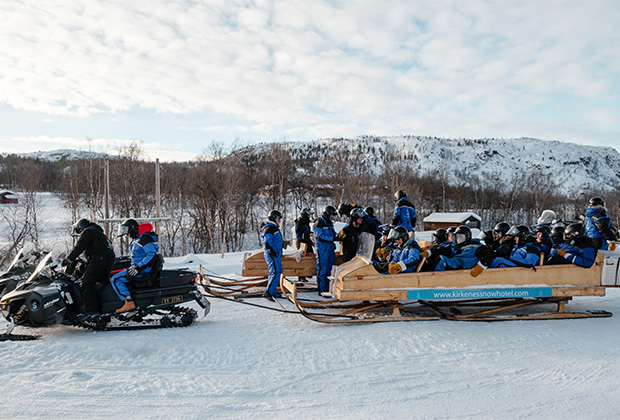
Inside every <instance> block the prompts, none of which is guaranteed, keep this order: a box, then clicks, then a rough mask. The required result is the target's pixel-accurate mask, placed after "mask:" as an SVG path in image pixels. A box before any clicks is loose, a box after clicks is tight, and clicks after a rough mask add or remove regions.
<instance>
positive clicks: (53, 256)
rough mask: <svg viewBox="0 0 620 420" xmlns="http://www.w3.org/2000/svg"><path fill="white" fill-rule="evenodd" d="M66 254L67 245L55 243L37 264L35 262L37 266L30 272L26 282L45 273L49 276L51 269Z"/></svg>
mask: <svg viewBox="0 0 620 420" xmlns="http://www.w3.org/2000/svg"><path fill="white" fill-rule="evenodd" d="M66 255H67V247H66V245H64V244H61V243H56V244H54V246H53V247H52V250H51V251H50V252H49V253H48V254H47V255H46V256H45V257H43V259H42V260H41V261H39V264H37V268H35V270H34V271H33V272H32V274H31V275H30V277H28V280H27V281H26V283H30V282H31V281H34V280H35V279H37V278H38V277H39V276H41V275H47V276H49V277H51V276H52V274H53V269H55V268H56V267H58V266H60V262H61V261H62V259H63V258H65V256H66Z"/></svg>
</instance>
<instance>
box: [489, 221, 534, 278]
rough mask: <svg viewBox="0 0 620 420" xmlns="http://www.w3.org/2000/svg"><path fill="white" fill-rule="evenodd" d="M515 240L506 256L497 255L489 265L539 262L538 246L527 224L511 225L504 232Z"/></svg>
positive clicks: (530, 265) (518, 264)
mask: <svg viewBox="0 0 620 420" xmlns="http://www.w3.org/2000/svg"><path fill="white" fill-rule="evenodd" d="M506 235H507V236H512V237H513V238H514V240H515V246H514V247H513V249H512V251H511V252H510V254H509V255H508V256H506V257H497V258H495V259H494V260H493V261H492V262H491V265H490V266H489V267H490V268H497V267H528V268H530V267H533V266H535V265H538V263H539V262H540V253H541V252H542V250H541V248H540V246H539V245H538V244H537V243H536V242H534V238H532V234H531V232H530V229H529V228H528V227H527V226H524V225H521V226H513V227H512V228H510V230H509V231H508V232H507V233H506Z"/></svg>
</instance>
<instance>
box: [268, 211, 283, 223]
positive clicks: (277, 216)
mask: <svg viewBox="0 0 620 420" xmlns="http://www.w3.org/2000/svg"><path fill="white" fill-rule="evenodd" d="M278 219H280V220H282V213H280V212H279V211H278V210H271V211H270V212H269V214H268V215H267V220H270V221H272V222H275V221H276V220H278Z"/></svg>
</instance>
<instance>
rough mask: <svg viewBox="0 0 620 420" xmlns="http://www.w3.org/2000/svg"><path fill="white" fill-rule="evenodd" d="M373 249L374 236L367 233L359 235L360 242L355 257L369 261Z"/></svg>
mask: <svg viewBox="0 0 620 420" xmlns="http://www.w3.org/2000/svg"><path fill="white" fill-rule="evenodd" d="M374 248H375V235H373V234H372V233H368V232H362V233H361V234H360V241H359V245H358V248H357V255H358V256H360V257H362V258H364V259H366V260H368V261H370V260H371V259H372V252H373V251H374Z"/></svg>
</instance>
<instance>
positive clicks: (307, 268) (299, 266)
mask: <svg viewBox="0 0 620 420" xmlns="http://www.w3.org/2000/svg"><path fill="white" fill-rule="evenodd" d="M302 245H304V244H302ZM302 250H304V249H303V248H302ZM335 264H336V265H340V264H342V253H341V252H337V253H336V262H335ZM282 271H283V272H282V275H283V276H284V277H312V276H316V255H315V254H306V253H305V252H304V253H303V256H302V257H301V260H300V261H299V262H297V260H296V259H295V257H294V254H284V255H283V256H282ZM241 275H242V276H244V277H263V278H267V277H268V276H269V268H268V267H267V262H266V261H265V256H264V255H263V251H262V250H258V251H255V252H253V253H252V254H250V255H248V256H247V257H246V258H245V259H244V260H243V267H242V269H241Z"/></svg>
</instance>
